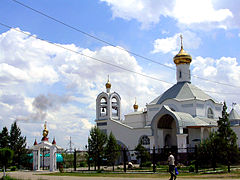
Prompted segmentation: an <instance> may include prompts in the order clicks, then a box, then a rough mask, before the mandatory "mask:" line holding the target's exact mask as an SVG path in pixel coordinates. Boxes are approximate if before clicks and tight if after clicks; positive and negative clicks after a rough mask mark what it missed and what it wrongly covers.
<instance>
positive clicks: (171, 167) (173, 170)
mask: <svg viewBox="0 0 240 180" xmlns="http://www.w3.org/2000/svg"><path fill="white" fill-rule="evenodd" d="M169 173H170V174H171V179H170V180H173V177H174V179H176V175H175V166H174V165H169Z"/></svg>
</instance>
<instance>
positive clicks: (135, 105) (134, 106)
mask: <svg viewBox="0 0 240 180" xmlns="http://www.w3.org/2000/svg"><path fill="white" fill-rule="evenodd" d="M133 109H135V110H137V109H138V105H137V102H136V98H135V104H134V105H133Z"/></svg>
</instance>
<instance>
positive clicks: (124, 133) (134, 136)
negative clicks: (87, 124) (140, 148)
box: [108, 120, 152, 149]
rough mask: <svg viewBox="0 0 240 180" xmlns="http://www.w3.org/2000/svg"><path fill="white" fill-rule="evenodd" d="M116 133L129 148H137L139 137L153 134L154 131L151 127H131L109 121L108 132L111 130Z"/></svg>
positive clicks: (117, 137) (118, 138)
mask: <svg viewBox="0 0 240 180" xmlns="http://www.w3.org/2000/svg"><path fill="white" fill-rule="evenodd" d="M111 131H112V133H113V134H114V136H115V138H116V139H117V140H119V141H121V142H123V143H124V144H125V145H126V146H127V147H128V149H135V147H136V146H137V145H138V143H139V139H140V137H141V136H143V135H147V136H151V135H152V131H151V128H150V127H149V128H138V129H134V128H130V127H128V126H124V125H122V124H120V123H117V122H115V121H112V120H109V121H108V134H110V132H111Z"/></svg>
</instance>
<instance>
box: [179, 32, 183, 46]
mask: <svg viewBox="0 0 240 180" xmlns="http://www.w3.org/2000/svg"><path fill="white" fill-rule="evenodd" d="M180 39H181V48H183V36H182V34H180Z"/></svg>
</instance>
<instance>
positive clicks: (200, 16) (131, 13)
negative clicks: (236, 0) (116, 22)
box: [100, 0, 238, 29]
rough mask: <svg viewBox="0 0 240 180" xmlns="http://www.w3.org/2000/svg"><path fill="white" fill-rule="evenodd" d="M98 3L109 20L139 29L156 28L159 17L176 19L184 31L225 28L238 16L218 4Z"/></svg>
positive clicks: (193, 0)
mask: <svg viewBox="0 0 240 180" xmlns="http://www.w3.org/2000/svg"><path fill="white" fill-rule="evenodd" d="M100 1H102V2H106V3H107V4H108V6H110V7H111V10H112V12H113V17H119V18H123V19H126V20H130V19H136V20H137V21H139V22H140V23H141V24H142V27H143V28H147V27H149V26H150V25H152V24H157V23H158V22H159V21H160V19H161V17H170V18H173V19H176V20H177V22H178V23H179V25H180V26H181V25H183V26H182V27H185V28H186V26H188V27H189V28H200V29H205V28H229V27H231V26H229V21H231V20H233V17H234V16H235V14H237V13H238V11H237V12H235V13H234V14H233V12H232V10H233V7H229V8H226V6H225V7H224V6H220V7H219V6H218V5H217V4H218V2H215V1H213V0H164V1H157V0H154V1H144V0H124V1H121V3H120V2H119V1H117V0H100ZM232 1H233V0H232ZM235 8H236V6H235Z"/></svg>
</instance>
